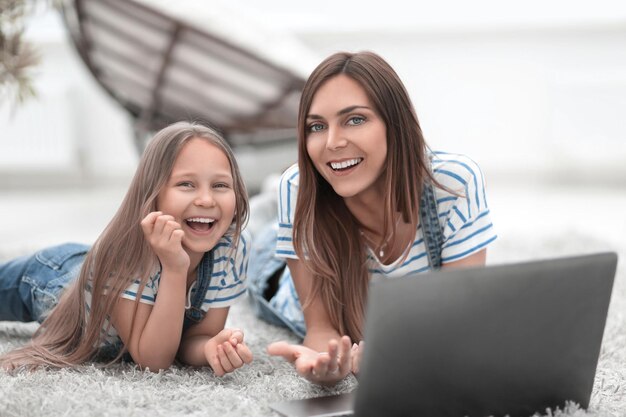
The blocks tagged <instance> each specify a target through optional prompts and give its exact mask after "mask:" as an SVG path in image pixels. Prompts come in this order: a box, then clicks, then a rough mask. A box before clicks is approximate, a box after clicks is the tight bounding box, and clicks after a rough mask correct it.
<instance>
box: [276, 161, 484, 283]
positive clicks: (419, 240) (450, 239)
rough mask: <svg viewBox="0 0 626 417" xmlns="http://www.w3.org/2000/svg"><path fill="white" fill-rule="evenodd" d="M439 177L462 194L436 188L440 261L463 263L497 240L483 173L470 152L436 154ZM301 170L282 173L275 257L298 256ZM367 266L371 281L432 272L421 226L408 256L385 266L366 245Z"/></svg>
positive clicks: (446, 184)
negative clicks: (297, 209) (295, 232)
mask: <svg viewBox="0 0 626 417" xmlns="http://www.w3.org/2000/svg"><path fill="white" fill-rule="evenodd" d="M432 169H433V173H434V176H435V179H436V180H437V181H439V182H440V183H441V184H442V185H443V186H445V187H447V188H449V189H450V190H453V191H455V192H456V193H457V194H459V195H460V196H456V195H454V194H451V193H449V192H448V191H446V190H443V189H440V188H436V189H435V194H436V198H437V210H438V212H439V222H440V224H441V227H442V230H443V245H442V254H441V255H442V264H446V263H450V262H455V261H459V260H461V259H463V258H466V257H468V256H470V255H473V254H475V253H477V252H479V251H480V250H481V249H484V248H486V247H487V246H488V245H489V244H491V243H492V242H493V241H494V240H495V239H496V233H495V230H494V227H493V225H492V223H491V218H490V215H489V206H488V204H487V199H486V195H485V184H484V179H483V175H482V172H481V170H480V168H479V167H478V165H477V164H476V162H474V161H473V160H471V159H470V158H468V157H467V156H464V155H460V154H451V153H445V152H435V153H434V155H433V160H432ZM298 180H299V171H298V166H297V164H296V165H293V166H291V167H290V168H288V169H287V170H286V171H285V172H284V173H283V175H282V177H281V181H280V186H279V190H278V193H279V197H278V198H279V208H278V222H279V225H278V241H277V244H276V256H278V257H282V258H297V255H296V253H295V251H294V247H293V241H292V238H293V219H294V214H295V207H296V199H297V194H298ZM367 266H368V269H369V271H370V274H371V276H370V277H371V279H375V280H377V279H381V278H397V277H402V276H406V275H410V274H414V273H420V272H426V271H428V270H430V266H429V265H428V256H427V254H426V246H425V244H424V239H423V237H422V230H421V226H418V228H417V231H416V233H415V239H414V240H413V244H412V246H411V248H410V251H409V254H408V256H407V257H406V259H404V260H402V258H400V259H398V260H396V261H394V262H392V263H391V264H389V265H384V264H382V263H381V262H380V261H379V259H378V258H377V257H376V256H375V254H374V252H373V251H372V250H371V249H370V248H368V253H367Z"/></svg>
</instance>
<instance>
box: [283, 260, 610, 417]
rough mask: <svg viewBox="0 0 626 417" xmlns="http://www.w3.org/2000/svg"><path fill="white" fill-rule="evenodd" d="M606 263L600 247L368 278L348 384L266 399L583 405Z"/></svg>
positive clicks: (411, 411)
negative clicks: (360, 353) (326, 391)
mask: <svg viewBox="0 0 626 417" xmlns="http://www.w3.org/2000/svg"><path fill="white" fill-rule="evenodd" d="M616 265H617V255H616V254H615V253H600V254H593V255H583V256H576V257H568V258H559V259H550V260H541V261H533V262H525V263H517V264H510V265H496V266H487V267H481V268H471V269H457V270H444V271H437V272H431V273H427V274H420V275H415V276H411V277H406V278H399V279H394V280H389V281H385V282H381V283H377V284H373V285H372V287H371V289H370V295H369V300H368V311H367V314H366V326H365V341H366V342H365V344H366V345H365V351H364V357H363V358H362V360H363V363H362V367H361V369H362V370H361V374H360V376H359V386H358V389H357V391H356V392H352V393H350V394H348V395H346V394H342V395H339V396H332V397H322V398H314V399H306V400H295V401H284V402H280V403H275V404H271V407H272V408H273V409H274V410H275V411H277V412H278V413H280V414H282V415H285V416H289V417H313V416H335V415H349V414H351V413H352V412H354V414H356V415H357V416H359V417H361V416H363V417H368V416H399V415H407V416H408V415H411V416H451V417H463V416H470V417H474V416H488V415H493V416H504V415H507V414H508V415H509V416H511V417H515V416H524V417H526V416H530V415H532V414H533V413H535V412H539V413H545V411H546V409H547V408H552V409H554V408H556V407H560V408H563V406H564V405H565V402H566V401H570V400H571V401H574V402H576V403H578V404H579V405H580V406H581V407H583V408H587V407H588V405H589V398H590V396H591V391H592V388H593V383H594V377H595V372H596V366H597V363H598V357H599V354H600V345H601V343H602V335H603V333H604V325H605V321H606V315H607V311H608V307H609V301H610V297H611V291H612V287H613V280H614V277H615V270H616Z"/></svg>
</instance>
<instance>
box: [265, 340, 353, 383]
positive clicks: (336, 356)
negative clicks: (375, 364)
mask: <svg viewBox="0 0 626 417" xmlns="http://www.w3.org/2000/svg"><path fill="white" fill-rule="evenodd" d="M267 353H269V354H270V355H272V356H282V357H283V358H284V359H285V360H287V361H289V362H291V363H293V364H294V366H295V368H296V371H297V372H298V374H299V375H300V376H302V377H303V378H306V379H308V380H309V381H311V382H314V383H316V384H321V385H334V384H336V383H337V382H339V381H341V380H342V379H344V378H345V377H346V376H347V375H348V374H349V373H350V372H351V371H352V366H353V350H352V348H351V347H350V338H349V337H348V336H343V337H342V338H341V339H340V340H339V342H337V340H335V339H332V340H330V341H329V342H328V351H327V352H317V351H315V350H313V349H311V348H308V347H306V346H302V345H291V344H289V343H287V342H276V343H272V344H271V345H269V346H268V347H267ZM359 357H360V356H359Z"/></svg>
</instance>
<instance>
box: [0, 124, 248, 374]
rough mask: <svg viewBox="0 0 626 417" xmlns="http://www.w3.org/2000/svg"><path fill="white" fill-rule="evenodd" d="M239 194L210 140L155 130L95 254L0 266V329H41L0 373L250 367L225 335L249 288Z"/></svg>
mask: <svg viewBox="0 0 626 417" xmlns="http://www.w3.org/2000/svg"><path fill="white" fill-rule="evenodd" d="M246 196H247V194H246V189H245V186H244V183H243V181H242V178H241V175H240V173H239V169H238V167H237V163H236V161H235V158H234V156H233V153H232V151H231V149H230V148H229V146H228V145H227V144H226V142H225V141H224V140H223V139H222V138H221V137H220V136H219V134H217V133H216V132H215V131H213V130H211V129H209V128H207V127H204V126H201V125H197V124H190V123H185V122H180V123H176V124H173V125H171V126H169V127H166V128H164V129H163V130H161V131H160V132H158V133H157V134H156V135H155V137H154V138H153V139H152V141H151V142H150V143H149V144H148V146H147V148H146V150H145V152H144V154H143V156H142V158H141V161H140V162H139V166H138V168H137V172H136V173H135V176H134V178H133V180H132V183H131V185H130V188H129V190H128V192H127V193H126V196H125V198H124V200H123V202H122V205H121V206H120V208H119V209H118V211H117V213H116V214H115V216H114V217H113V220H111V222H110V223H109V225H108V226H107V227H106V229H105V230H104V232H103V233H102V235H100V237H99V238H98V239H97V240H96V242H95V244H94V245H93V247H92V248H91V249H88V248H87V247H85V246H83V245H76V244H66V245H61V246H57V247H53V248H49V249H44V250H42V251H40V252H38V253H36V254H35V255H33V256H30V257H24V258H19V259H16V260H13V261H10V262H8V263H5V264H3V265H0V320H21V321H31V320H38V321H40V322H41V321H43V323H42V324H41V326H40V327H39V329H38V330H37V331H36V333H35V335H34V337H33V340H32V342H31V343H30V344H28V345H26V346H24V347H22V348H19V349H16V350H14V351H12V352H9V353H7V354H5V355H3V356H1V357H0V365H1V366H2V367H4V368H7V369H15V368H18V367H25V368H29V369H33V368H36V367H40V366H46V367H66V366H72V365H76V364H80V363H83V362H85V361H90V360H94V359H105V360H114V359H119V358H120V357H122V355H123V354H125V353H129V354H130V357H131V358H132V360H134V361H135V362H136V363H137V364H138V365H139V366H141V367H143V368H149V369H150V370H152V371H157V370H159V369H165V368H168V367H169V366H170V365H172V363H173V362H174V360H175V359H176V358H178V359H179V360H180V361H181V362H183V363H186V364H189V365H194V366H203V365H207V364H208V365H209V366H211V367H212V368H213V371H214V372H215V374H216V375H218V376H221V375H224V374H225V373H227V372H232V371H233V370H234V369H236V368H239V367H241V366H242V365H243V364H244V363H249V362H250V361H251V360H252V354H251V352H250V350H249V349H248V347H247V346H246V345H245V343H244V342H243V333H242V332H241V331H240V330H237V329H224V324H225V322H226V316H227V315H228V309H229V306H230V305H231V304H233V303H234V302H235V301H236V300H238V299H239V298H240V297H241V296H242V295H244V293H245V289H246V284H245V280H246V269H247V254H246V253H247V249H246V244H247V241H246V239H245V238H244V236H243V234H242V228H243V226H244V224H245V222H246V220H247V217H248V201H247V197H246ZM157 295H158V296H157Z"/></svg>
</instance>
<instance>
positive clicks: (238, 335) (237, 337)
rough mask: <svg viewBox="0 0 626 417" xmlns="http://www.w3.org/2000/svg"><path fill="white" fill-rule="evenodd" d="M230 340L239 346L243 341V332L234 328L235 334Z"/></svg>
mask: <svg viewBox="0 0 626 417" xmlns="http://www.w3.org/2000/svg"><path fill="white" fill-rule="evenodd" d="M230 342H231V343H232V344H233V346H237V345H238V344H239V343H243V332H242V331H241V330H239V329H233V334H232V336H231V337H230Z"/></svg>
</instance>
